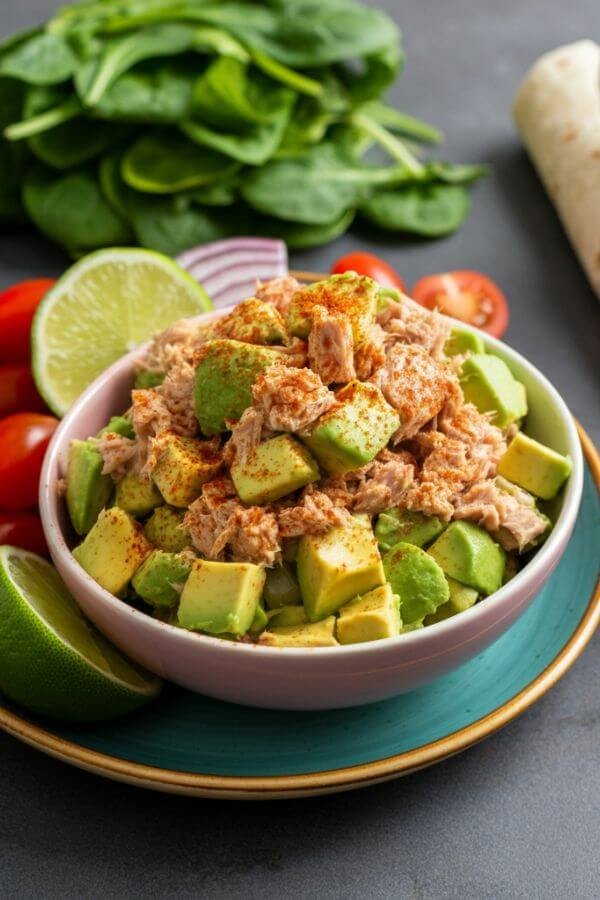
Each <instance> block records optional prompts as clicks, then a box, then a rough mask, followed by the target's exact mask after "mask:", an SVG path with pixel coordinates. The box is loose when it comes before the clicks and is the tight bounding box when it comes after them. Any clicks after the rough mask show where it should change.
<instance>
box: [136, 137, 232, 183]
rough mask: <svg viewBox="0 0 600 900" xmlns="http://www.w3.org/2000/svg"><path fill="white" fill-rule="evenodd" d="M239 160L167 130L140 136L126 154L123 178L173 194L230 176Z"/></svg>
mask: <svg viewBox="0 0 600 900" xmlns="http://www.w3.org/2000/svg"><path fill="white" fill-rule="evenodd" d="M238 168H239V163H236V162H235V161H232V159H231V157H229V156H224V155H223V154H222V153H218V152H217V151H216V150H210V149H209V148H207V147H201V146H199V145H198V144H195V143H194V142H193V141H190V140H188V139H187V138H186V137H184V135H182V134H178V133H177V132H171V131H168V130H166V129H163V130H160V131H158V130H157V131H154V132H151V133H149V134H146V135H144V136H143V137H141V138H139V140H137V141H136V143H135V144H133V146H132V147H130V149H129V150H128V152H127V153H126V154H125V157H124V159H123V164H122V169H121V171H122V174H123V178H124V180H125V182H126V184H128V185H129V186H130V187H132V188H135V189H136V190H138V191H145V192H147V193H151V194H173V193H177V192H178V191H185V190H190V189H192V188H195V187H201V186H203V185H207V184H211V183H212V182H215V181H219V180H220V179H221V178H229V177H230V176H231V175H233V174H234V172H236V171H237V170H238Z"/></svg>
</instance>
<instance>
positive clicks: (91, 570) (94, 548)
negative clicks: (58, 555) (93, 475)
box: [73, 506, 152, 597]
mask: <svg viewBox="0 0 600 900" xmlns="http://www.w3.org/2000/svg"><path fill="white" fill-rule="evenodd" d="M151 551H152V546H151V545H150V544H149V543H148V541H147V540H146V538H145V536H144V533H143V531H142V526H141V525H140V524H139V523H138V522H136V521H135V519H133V518H132V517H131V516H130V515H129V513H126V512H125V510H123V509H119V507H118V506H113V507H112V508H111V509H103V510H102V511H101V512H100V515H99V516H98V521H97V522H96V524H95V525H94V527H93V528H92V529H91V530H90V532H89V534H88V535H87V536H86V538H85V540H84V541H83V543H82V544H80V545H79V546H78V547H75V549H74V550H73V556H74V557H75V559H76V560H77V562H78V563H79V565H80V566H82V568H84V569H85V571H86V572H87V573H88V575H90V576H91V577H92V578H93V579H94V581H97V582H98V584H99V585H100V586H101V587H103V588H105V589H106V590H107V591H110V593H111V594H114V595H115V596H117V597H119V596H121V595H122V594H123V593H124V591H125V590H126V588H127V585H128V584H129V582H130V581H131V579H132V578H133V576H134V574H135V573H136V571H137V570H138V569H139V567H140V566H141V564H142V563H143V562H144V560H145V559H146V557H147V556H148V554H149V553H151Z"/></svg>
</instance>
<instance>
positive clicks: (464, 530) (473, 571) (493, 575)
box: [427, 522, 506, 596]
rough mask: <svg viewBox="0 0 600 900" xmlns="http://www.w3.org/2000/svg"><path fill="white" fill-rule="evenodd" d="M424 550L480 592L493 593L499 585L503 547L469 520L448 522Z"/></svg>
mask: <svg viewBox="0 0 600 900" xmlns="http://www.w3.org/2000/svg"><path fill="white" fill-rule="evenodd" d="M427 552H428V553H429V554H430V556H432V557H433V559H435V561H436V562H437V563H438V565H440V566H441V567H442V569H443V570H444V572H445V573H446V575H449V576H450V578H455V579H456V581H460V583H461V584H466V585H468V587H472V588H474V589H475V590H476V591H477V593H479V594H484V595H485V596H487V595H488V594H493V593H494V591H497V590H498V588H499V587H500V586H501V585H502V576H503V575H504V565H505V560H506V556H505V553H504V550H503V549H502V547H500V546H499V545H498V544H497V543H496V542H495V541H493V540H492V538H491V537H490V536H489V534H488V533H487V531H484V530H483V528H480V527H479V526H478V525H474V524H473V523H472V522H451V523H450V525H448V527H447V528H446V530H445V531H444V532H443V533H442V534H441V535H440V536H439V538H438V539H437V540H436V541H435V543H433V544H432V545H431V547H430V548H429V550H428V551H427Z"/></svg>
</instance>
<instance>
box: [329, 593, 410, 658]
mask: <svg viewBox="0 0 600 900" xmlns="http://www.w3.org/2000/svg"><path fill="white" fill-rule="evenodd" d="M400 625H401V621H400V603H399V598H398V597H397V596H396V595H395V594H394V593H393V591H392V589H391V587H390V585H389V584H382V585H381V586H380V587H377V588H375V589H374V590H372V591H369V592H368V593H367V594H363V596H362V597H357V598H356V599H355V600H351V601H350V603H347V604H346V605H345V606H342V608H341V609H340V616H339V619H338V621H337V639H338V641H339V642H340V644H361V643H363V642H365V641H380V640H382V639H383V638H388V637H396V636H397V635H398V634H400Z"/></svg>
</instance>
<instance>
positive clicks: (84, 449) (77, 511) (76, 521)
mask: <svg viewBox="0 0 600 900" xmlns="http://www.w3.org/2000/svg"><path fill="white" fill-rule="evenodd" d="M103 467H104V461H103V459H102V454H101V453H100V451H99V450H96V448H95V447H94V446H93V445H92V444H90V443H89V442H88V441H72V443H71V446H70V447H69V456H68V462H67V509H68V510H69V516H70V519H71V522H72V524H73V528H74V529H75V531H76V532H77V534H79V535H84V534H87V533H88V531H89V530H90V528H91V527H92V525H93V524H94V523H95V521H96V519H97V518H98V515H99V514H100V510H101V509H103V508H104V507H105V506H106V505H107V504H108V501H109V500H110V498H111V495H112V492H113V487H114V482H113V480H112V478H111V477H110V475H103V474H102V469H103Z"/></svg>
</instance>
